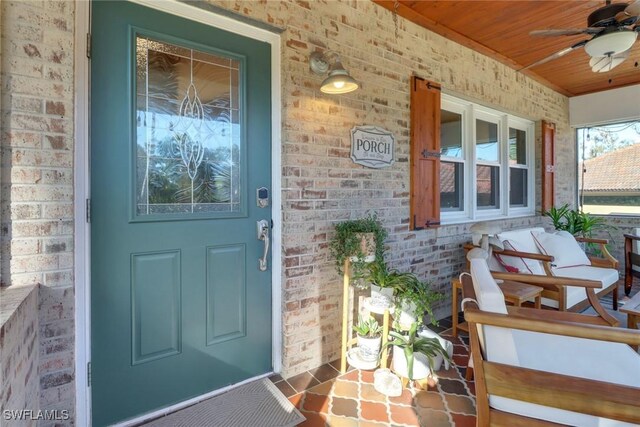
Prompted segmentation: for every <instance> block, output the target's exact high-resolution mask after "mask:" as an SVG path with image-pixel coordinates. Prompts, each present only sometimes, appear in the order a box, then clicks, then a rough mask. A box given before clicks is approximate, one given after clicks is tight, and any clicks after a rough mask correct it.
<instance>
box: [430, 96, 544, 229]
mask: <svg viewBox="0 0 640 427" xmlns="http://www.w3.org/2000/svg"><path fill="white" fill-rule="evenodd" d="M441 109H442V110H447V111H451V112H452V113H456V114H461V115H462V127H463V129H462V153H463V157H462V159H460V158H458V157H449V156H442V157H441V159H440V160H441V161H445V162H456V163H463V164H464V184H463V200H464V207H463V209H462V210H459V211H450V210H443V209H442V208H441V211H440V221H441V223H442V224H457V223H465V222H473V221H478V220H491V219H505V218H514V217H524V216H532V215H535V190H536V189H535V169H534V166H535V146H534V141H535V136H534V130H535V127H534V126H535V123H534V122H533V121H531V120H527V119H525V118H522V117H517V116H513V115H511V114H507V113H504V112H502V111H498V110H495V109H492V108H488V107H485V106H482V105H479V104H476V103H474V102H471V101H467V100H463V99H460V98H456V97H454V96H451V95H449V94H442V100H441ZM476 119H479V120H484V121H487V122H490V123H496V124H497V125H498V146H499V148H498V159H499V160H498V161H497V162H492V161H484V160H478V158H477V153H476ZM509 128H513V129H519V130H523V131H525V132H526V144H527V147H526V156H527V164H526V165H517V166H515V165H514V166H510V165H509ZM478 165H486V166H498V167H499V168H500V171H499V176H500V184H499V192H500V195H499V207H498V208H495V209H486V208H481V209H478V206H477V181H476V168H477V166H478ZM512 167H516V168H519V169H526V170H527V198H526V200H527V206H516V207H511V206H510V200H509V199H510V190H511V182H510V169H511V168H512Z"/></svg>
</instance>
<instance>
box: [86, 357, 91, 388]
mask: <svg viewBox="0 0 640 427" xmlns="http://www.w3.org/2000/svg"><path fill="white" fill-rule="evenodd" d="M87 387H91V362H88V363H87Z"/></svg>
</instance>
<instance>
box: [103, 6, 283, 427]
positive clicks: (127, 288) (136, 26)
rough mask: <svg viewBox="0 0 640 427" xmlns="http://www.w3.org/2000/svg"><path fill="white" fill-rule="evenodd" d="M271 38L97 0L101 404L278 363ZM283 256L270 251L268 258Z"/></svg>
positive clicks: (111, 412) (196, 386)
mask: <svg viewBox="0 0 640 427" xmlns="http://www.w3.org/2000/svg"><path fill="white" fill-rule="evenodd" d="M270 68H271V66H270V46H269V45H268V44H267V43H263V42H259V41H255V40H252V39H248V38H245V37H242V36H238V35H235V34H231V33H228V32H225V31H222V30H219V29H216V28H212V27H209V26H206V25H203V24H199V23H194V22H190V21H187V20H185V19H182V18H179V17H175V16H172V15H168V14H165V13H162V12H159V11H156V10H152V9H148V8H145V7H142V6H140V5H136V4H131V3H128V2H111V1H95V2H94V3H93V6H92V58H91V82H92V84H91V194H92V200H91V207H92V217H91V241H92V244H91V257H92V259H91V271H92V276H91V313H92V314H91V322H92V326H91V327H92V329H91V334H92V342H91V353H92V361H91V362H92V366H91V370H92V384H91V392H92V417H93V424H94V425H96V426H101V425H108V424H111V423H114V422H118V421H122V420H125V419H130V418H133V417H136V416H139V415H141V414H144V413H147V412H150V411H153V410H156V409H159V408H162V407H165V406H168V405H171V404H175V403H178V402H180V401H183V400H186V399H189V398H192V397H195V396H198V395H201V394H203V393H207V392H209V391H212V390H215V389H218V388H220V387H224V386H227V385H229V384H233V383H236V382H239V381H242V380H244V379H247V378H250V377H253V376H256V375H259V374H263V373H266V372H269V371H270V370H271V368H272V365H271V351H272V348H271V347H272V346H271V271H270V268H269V269H268V270H267V271H260V270H259V269H258V258H259V257H260V256H261V255H262V251H263V249H264V246H263V242H262V241H259V240H258V239H257V238H256V222H257V221H258V220H262V219H266V220H267V221H270V220H271V211H270V208H260V207H258V206H257V204H256V200H255V194H256V189H257V188H259V187H267V188H269V187H270V183H271V176H270V170H271V140H270V135H271V110H270V103H271V93H270V87H271V76H270ZM270 264H271V263H270V261H269V262H268V265H269V267H270Z"/></svg>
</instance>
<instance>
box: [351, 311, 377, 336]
mask: <svg viewBox="0 0 640 427" xmlns="http://www.w3.org/2000/svg"><path fill="white" fill-rule="evenodd" d="M353 330H354V331H355V332H356V333H357V334H358V335H360V336H361V337H368V338H376V337H379V336H381V335H382V326H380V325H379V324H378V321H377V320H376V319H374V318H373V317H369V318H367V320H364V319H363V318H362V316H358V324H357V325H353Z"/></svg>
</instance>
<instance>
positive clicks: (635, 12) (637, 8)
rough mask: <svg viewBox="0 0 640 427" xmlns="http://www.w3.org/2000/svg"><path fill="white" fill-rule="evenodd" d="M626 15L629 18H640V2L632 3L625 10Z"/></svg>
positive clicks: (639, 0)
mask: <svg viewBox="0 0 640 427" xmlns="http://www.w3.org/2000/svg"><path fill="white" fill-rule="evenodd" d="M624 13H625V14H627V15H628V16H640V0H636V1H634V2H631V4H630V5H629V6H627V8H626V9H625V10H624Z"/></svg>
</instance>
